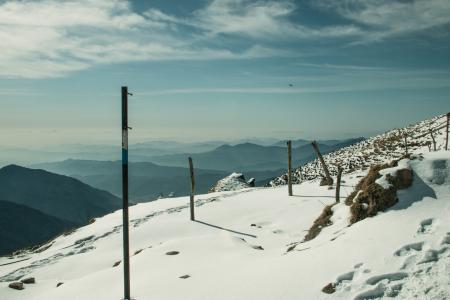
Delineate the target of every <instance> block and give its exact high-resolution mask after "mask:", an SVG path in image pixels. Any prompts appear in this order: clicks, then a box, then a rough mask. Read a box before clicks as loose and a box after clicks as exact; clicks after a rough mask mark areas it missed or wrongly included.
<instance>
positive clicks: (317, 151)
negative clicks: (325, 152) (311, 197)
mask: <svg viewBox="0 0 450 300" xmlns="http://www.w3.org/2000/svg"><path fill="white" fill-rule="evenodd" d="M311 145H312V146H313V148H314V150H315V151H316V154H317V157H318V158H319V161H320V163H321V164H322V168H323V171H324V172H325V178H326V180H327V185H332V184H333V178H331V176H330V172H329V171H328V168H327V165H326V164H325V161H324V160H323V157H322V154H321V153H320V150H319V146H318V145H317V143H316V141H313V142H312V143H311Z"/></svg>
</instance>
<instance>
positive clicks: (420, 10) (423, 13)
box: [314, 0, 450, 43]
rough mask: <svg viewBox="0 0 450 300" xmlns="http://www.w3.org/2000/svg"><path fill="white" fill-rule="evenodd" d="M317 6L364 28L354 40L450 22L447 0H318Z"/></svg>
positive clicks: (389, 36)
mask: <svg viewBox="0 0 450 300" xmlns="http://www.w3.org/2000/svg"><path fill="white" fill-rule="evenodd" d="M314 3H315V5H316V6H318V7H321V8H323V9H326V10H328V11H332V12H334V13H337V14H339V15H341V16H342V17H344V18H346V19H348V20H350V21H353V22H355V25H356V26H359V27H360V28H364V33H365V34H364V36H363V38H361V39H358V40H356V41H355V42H366V43H367V42H374V41H380V40H384V39H388V38H392V37H396V36H402V35H406V34H410V33H417V32H421V31H425V30H428V29H432V28H439V27H441V26H443V25H447V24H449V23H450V3H449V1H447V0H411V1H400V0H342V1H334V0H317V1H315V2H314Z"/></svg>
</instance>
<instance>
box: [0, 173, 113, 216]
mask: <svg viewBox="0 0 450 300" xmlns="http://www.w3.org/2000/svg"><path fill="white" fill-rule="evenodd" d="M0 199H3V200H6V201H9V202H13V203H16V204H20V205H25V206H28V207H30V208H34V209H36V210H39V211H41V212H42V213H45V214H47V215H50V216H53V217H56V218H58V219H61V220H65V221H68V222H71V223H75V224H79V225H81V224H85V223H87V222H88V221H89V220H90V219H92V218H94V217H98V216H102V215H105V214H107V213H110V212H112V211H114V210H116V209H118V208H119V207H120V205H121V201H120V199H119V198H117V197H115V196H113V195H111V194H110V193H108V192H105V191H101V190H98V189H95V188H93V187H91V186H89V185H87V184H84V183H82V182H80V181H79V180H76V179H74V178H71V177H67V176H62V175H57V174H53V173H50V172H47V171H44V170H33V169H28V168H24V167H20V166H16V165H9V166H6V167H4V168H2V169H0Z"/></svg>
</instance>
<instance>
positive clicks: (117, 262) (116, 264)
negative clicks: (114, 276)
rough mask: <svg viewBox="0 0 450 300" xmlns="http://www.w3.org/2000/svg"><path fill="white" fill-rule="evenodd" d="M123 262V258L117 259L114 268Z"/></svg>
mask: <svg viewBox="0 0 450 300" xmlns="http://www.w3.org/2000/svg"><path fill="white" fill-rule="evenodd" d="M121 262H122V261H121V260H119V261H116V262H115V263H114V264H113V268H115V267H117V266H118V265H120V263H121Z"/></svg>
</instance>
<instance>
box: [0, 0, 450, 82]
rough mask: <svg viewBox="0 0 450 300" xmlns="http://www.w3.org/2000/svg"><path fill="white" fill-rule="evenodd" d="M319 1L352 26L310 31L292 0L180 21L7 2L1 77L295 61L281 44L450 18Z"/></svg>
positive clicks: (384, 1) (97, 7) (391, 30)
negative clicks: (134, 64)
mask: <svg viewBox="0 0 450 300" xmlns="http://www.w3.org/2000/svg"><path fill="white" fill-rule="evenodd" d="M314 3H318V4H317V5H319V6H320V7H322V8H324V9H329V10H332V11H333V12H337V13H338V14H340V15H342V16H343V17H345V18H347V19H348V20H349V21H351V22H352V23H353V24H349V25H336V26H322V27H314V28H312V27H308V26H305V25H303V24H302V23H301V20H294V18H293V16H294V15H295V12H296V10H298V9H302V8H301V7H298V6H297V5H296V4H295V2H293V1H289V0H278V1H275V0H264V1H263V0H255V1H250V0H213V1H210V2H208V3H207V4H206V5H205V6H204V7H202V8H200V9H198V10H196V11H194V12H192V14H190V15H187V16H183V17H181V16H175V15H170V14H167V13H164V12H162V11H160V10H157V9H149V10H147V11H145V12H142V13H137V12H135V11H133V9H132V7H131V4H130V2H128V1H125V0H66V1H58V0H36V1H31V0H24V1H6V2H3V3H1V4H0V48H1V49H2V53H1V56H0V77H22V78H47V77H58V76H64V75H65V74H67V73H70V72H74V71H79V70H84V69H87V68H90V67H91V66H93V65H97V64H110V63H120V62H128V61H152V60H174V59H178V60H180V59H189V60H200V59H202V60H206V59H245V58H255V57H271V56H293V55H295V56H298V55H301V54H300V53H299V51H298V49H289V48H287V49H286V48H284V47H282V45H283V44H282V43H283V42H286V41H288V42H289V41H299V40H314V39H324V38H325V39H327V38H335V39H338V38H343V37H345V38H351V39H352V40H353V41H367V40H370V41H375V40H380V39H384V38H387V37H390V36H393V35H400V34H405V33H408V32H414V31H418V30H424V29H428V28H433V27H436V26H441V25H444V24H448V22H449V19H450V5H449V4H448V1H447V0H417V1H402V2H397V1H388V0H372V1H370V0H368V1H363V0H343V1H331V0H317V1H315V2H314ZM187 28H189V29H194V30H186V29H187ZM223 35H230V36H235V37H239V38H243V39H245V40H246V43H247V45H248V46H247V48H245V49H240V50H230V49H232V48H231V47H230V45H227V47H223V48H221V47H220V46H218V45H223V44H224V43H225V41H224V40H223V39H222V36H223ZM201 45H202V46H201ZM208 45H211V46H208ZM212 45H214V46H212ZM281 49H284V50H281Z"/></svg>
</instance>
